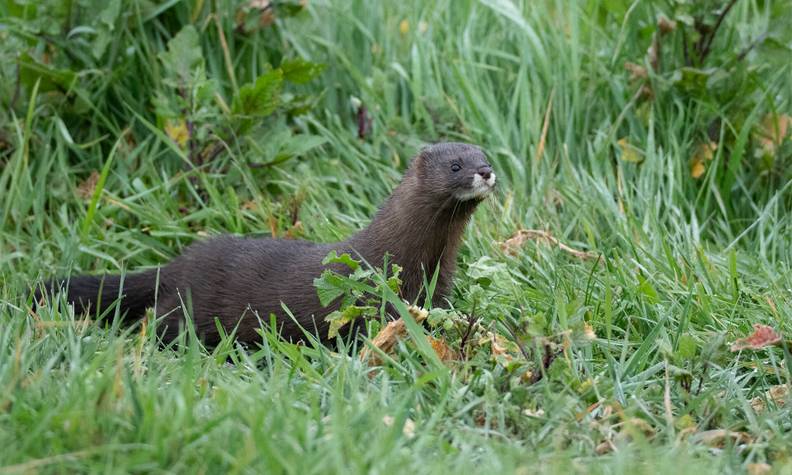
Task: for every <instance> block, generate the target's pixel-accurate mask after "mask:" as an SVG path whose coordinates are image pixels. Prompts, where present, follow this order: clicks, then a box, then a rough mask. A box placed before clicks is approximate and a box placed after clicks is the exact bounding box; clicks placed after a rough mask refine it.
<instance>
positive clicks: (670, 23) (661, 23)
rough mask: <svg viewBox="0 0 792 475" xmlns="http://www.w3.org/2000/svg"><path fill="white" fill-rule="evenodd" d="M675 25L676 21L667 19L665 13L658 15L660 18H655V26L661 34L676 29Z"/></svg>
mask: <svg viewBox="0 0 792 475" xmlns="http://www.w3.org/2000/svg"><path fill="white" fill-rule="evenodd" d="M676 26H677V24H676V22H675V21H674V20H669V19H668V17H666V16H665V15H660V18H658V19H657V28H658V29H659V30H660V34H662V35H666V34H668V33H671V32H672V31H674V30H675V29H676Z"/></svg>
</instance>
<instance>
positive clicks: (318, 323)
mask: <svg viewBox="0 0 792 475" xmlns="http://www.w3.org/2000/svg"><path fill="white" fill-rule="evenodd" d="M453 163H461V164H462V165H463V168H462V170H461V172H462V173H459V172H452V171H450V169H449V166H450V165H451V164H453ZM482 167H486V169H489V165H488V164H487V162H486V160H485V158H484V155H483V153H482V152H481V151H480V150H479V149H478V148H477V147H474V146H470V145H466V144H456V143H451V144H438V145H433V146H430V147H427V148H425V149H424V150H422V151H421V153H420V154H419V155H418V156H417V157H416V158H415V159H414V160H413V161H412V163H411V165H410V167H409V168H408V170H407V172H406V173H405V175H404V177H403V179H402V182H401V183H400V184H399V185H398V186H397V187H396V188H395V189H394V190H393V193H392V194H391V196H390V197H389V198H388V199H387V200H386V201H385V203H384V204H383V205H382V207H381V208H380V209H379V211H378V212H377V214H376V215H375V216H374V218H373V220H372V222H371V224H370V225H369V226H368V227H366V228H365V229H363V230H361V231H360V232H358V233H357V234H355V235H353V236H352V237H351V238H349V239H348V240H346V241H342V242H338V243H331V244H318V243H313V242H308V241H300V240H281V239H253V238H244V237H234V236H219V237H215V238H211V239H209V240H206V241H203V242H198V243H195V244H193V245H190V246H189V247H187V248H186V249H185V251H184V252H183V253H182V255H180V256H178V257H176V258H175V259H174V260H173V261H171V262H170V263H169V264H167V265H165V266H164V267H162V268H161V269H159V270H156V269H154V270H147V271H143V272H138V273H130V274H127V275H126V276H124V277H123V287H122V278H121V277H120V276H101V277H100V276H78V277H73V278H71V280H69V281H68V282H63V281H55V282H51V283H50V285H49V286H48V287H49V289H50V291H51V290H53V287H55V286H66V285H68V288H67V289H66V290H67V294H68V299H69V301H70V302H73V303H74V304H75V305H76V306H77V308H76V310H78V311H83V312H87V311H94V312H95V311H96V309H97V307H98V309H99V311H100V312H101V311H104V310H105V309H107V308H108V307H109V306H110V305H112V304H113V303H114V302H115V301H116V300H117V299H118V297H119V295H121V296H122V297H121V302H120V305H121V311H122V312H124V313H125V315H126V318H127V319H139V318H141V317H142V316H143V315H144V314H145V310H146V308H148V307H151V306H154V305H155V298H156V308H155V312H156V314H157V316H158V317H162V319H161V321H160V323H159V326H158V328H160V329H164V330H162V332H161V335H162V337H163V339H164V340H165V341H171V340H173V339H174V338H175V337H176V336H177V335H178V334H179V332H180V331H181V330H182V327H183V325H184V321H185V320H184V309H183V307H182V306H183V305H187V307H188V308H191V310H192V311H191V313H190V314H191V315H192V317H193V322H194V325H195V329H196V332H197V334H198V335H199V336H200V337H201V338H202V339H203V340H204V341H205V343H206V344H208V345H214V344H217V343H218V342H219V338H220V336H219V334H218V332H217V329H216V324H215V318H218V319H219V320H220V322H221V324H222V326H223V327H224V329H225V331H226V332H229V333H230V332H231V331H232V330H234V329H235V328H236V332H237V333H236V335H237V338H238V339H239V340H240V341H242V342H247V343H249V342H253V341H256V340H259V339H260V338H261V337H260V336H259V335H258V333H257V329H258V328H259V320H258V318H257V317H256V314H258V316H259V317H260V318H261V320H262V321H263V322H265V323H268V322H269V315H270V314H274V315H275V316H276V321H277V325H278V328H279V331H280V334H281V336H283V337H284V338H286V339H290V340H299V339H302V338H303V330H302V329H301V328H300V326H302V327H303V328H304V329H305V330H307V331H309V332H311V333H314V334H316V335H318V336H319V337H320V339H322V340H323V341H324V340H326V337H327V330H328V324H327V323H326V322H325V321H324V317H325V316H326V315H327V314H328V313H330V312H332V311H333V310H335V309H337V307H338V303H333V304H331V305H330V306H328V307H322V305H321V304H320V302H319V298H318V296H317V292H316V288H315V287H314V285H313V280H314V278H316V277H318V276H319V275H320V274H321V273H322V271H323V270H324V269H325V266H324V265H323V264H322V260H323V259H324V257H325V256H326V255H327V254H328V253H329V252H330V251H331V250H336V251H337V252H339V253H342V252H349V253H351V254H352V255H353V256H359V257H362V258H363V259H365V260H366V261H367V262H368V263H370V264H371V265H374V266H381V265H382V263H383V258H384V255H385V253H386V252H387V253H389V254H390V255H391V256H392V262H395V263H398V264H399V265H400V266H401V267H402V268H403V271H402V274H401V277H402V281H403V285H402V297H403V298H404V299H406V300H407V301H414V300H416V299H417V298H418V297H419V295H420V294H421V292H422V283H423V277H424V272H426V273H427V274H428V275H429V276H431V274H432V273H433V272H434V270H435V268H436V266H437V265H438V264H439V266H440V269H439V275H438V283H437V287H436V290H435V294H434V296H433V304H434V305H442V304H444V303H445V301H444V298H445V297H446V296H447V295H448V292H449V290H450V288H451V279H452V277H453V274H454V269H455V267H456V256H457V251H458V249H459V245H460V243H461V239H462V234H463V232H464V230H465V226H466V224H467V222H468V220H469V219H470V216H471V214H472V213H473V211H474V210H475V208H476V206H477V205H478V203H479V202H480V199H478V198H477V199H471V200H466V201H459V200H458V199H456V198H455V195H458V194H460V193H466V192H468V191H469V182H472V176H474V175H475V173H476V170H481V169H483V168H482ZM490 170H491V169H490ZM479 181H480V180H479ZM334 268H335V270H337V271H339V272H343V271H345V270H346V267H345V266H341V265H336V266H334ZM157 282H159V286H158V287H157V285H156V283H157ZM100 290H101V292H100ZM97 297H98V298H97ZM38 298H40V295H37V299H38ZM281 302H283V303H284V304H285V305H286V306H287V307H288V308H289V310H290V312H291V313H292V314H293V315H294V316H295V318H296V319H297V321H298V322H299V325H298V324H297V323H296V322H295V321H293V320H292V319H291V318H290V317H289V316H288V315H286V314H285V313H284V311H283V308H282V306H281Z"/></svg>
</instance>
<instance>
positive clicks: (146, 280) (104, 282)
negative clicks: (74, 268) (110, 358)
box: [34, 269, 157, 320]
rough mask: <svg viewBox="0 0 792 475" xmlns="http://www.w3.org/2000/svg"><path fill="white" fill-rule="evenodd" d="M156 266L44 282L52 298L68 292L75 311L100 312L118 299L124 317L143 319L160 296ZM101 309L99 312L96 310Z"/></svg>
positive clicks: (99, 313) (39, 290)
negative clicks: (112, 273) (123, 273)
mask: <svg viewBox="0 0 792 475" xmlns="http://www.w3.org/2000/svg"><path fill="white" fill-rule="evenodd" d="M156 285H157V269H153V270H149V271H143V272H136V273H134V274H126V275H124V276H120V275H104V276H92V275H81V276H76V277H72V278H70V279H68V280H61V279H56V280H53V281H50V282H49V283H47V284H46V285H45V288H46V290H47V293H48V294H49V295H50V297H52V296H54V295H55V294H56V293H57V291H58V290H62V291H65V292H66V295H67V299H68V302H69V303H72V304H74V310H75V313H92V314H94V315H101V314H102V313H104V312H105V310H107V309H108V308H110V307H112V306H113V305H114V304H115V303H116V302H117V301H119V299H120V302H119V306H120V307H121V315H122V316H124V315H125V317H124V318H125V319H129V320H136V319H140V318H143V316H144V315H145V313H146V309H147V308H148V307H151V306H153V305H154V299H155V298H156V295H157V289H156ZM34 295H35V302H34V304H37V303H38V302H40V301H41V297H42V294H41V289H36V291H35V293H34ZM97 312H98V313H97Z"/></svg>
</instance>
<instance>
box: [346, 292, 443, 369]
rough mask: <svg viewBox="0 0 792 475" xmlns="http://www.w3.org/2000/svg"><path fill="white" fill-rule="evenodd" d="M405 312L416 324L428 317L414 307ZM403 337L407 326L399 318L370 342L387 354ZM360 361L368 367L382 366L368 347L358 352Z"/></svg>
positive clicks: (425, 313) (421, 310)
mask: <svg viewBox="0 0 792 475" xmlns="http://www.w3.org/2000/svg"><path fill="white" fill-rule="evenodd" d="M407 310H408V311H409V312H410V315H411V316H412V317H413V318H414V319H415V321H416V322H418V323H421V322H423V321H424V320H426V317H427V316H429V312H428V311H426V310H425V309H423V308H421V307H417V306H415V305H410V306H409V307H408V309H407ZM405 336H407V325H406V324H405V323H404V320H402V319H401V318H400V319H398V320H394V321H392V322H389V323H388V324H387V325H385V327H383V328H382V330H380V332H379V333H377V336H375V337H374V339H373V340H371V344H372V345H373V346H374V347H376V348H379V349H380V350H381V351H382V352H383V353H385V354H389V353H391V352H392V351H393V349H394V348H395V347H396V343H398V342H399V340H401V339H402V338H404V337H405ZM360 359H361V360H363V361H368V363H369V366H378V365H381V364H382V360H381V359H380V357H379V355H377V353H376V352H375V351H373V350H372V349H371V348H369V347H365V348H363V349H362V350H361V351H360Z"/></svg>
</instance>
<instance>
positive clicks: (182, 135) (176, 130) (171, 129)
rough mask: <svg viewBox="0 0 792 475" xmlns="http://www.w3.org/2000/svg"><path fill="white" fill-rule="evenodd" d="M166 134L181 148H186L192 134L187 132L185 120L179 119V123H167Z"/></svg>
mask: <svg viewBox="0 0 792 475" xmlns="http://www.w3.org/2000/svg"><path fill="white" fill-rule="evenodd" d="M165 133H166V134H167V135H168V137H169V138H170V139H171V140H173V141H174V142H176V145H178V146H179V147H180V148H184V147H185V146H186V145H187V140H188V139H189V138H190V133H189V132H188V131H187V124H186V123H185V122H184V119H179V120H178V121H175V122H174V121H171V120H169V121H167V122H166V123H165Z"/></svg>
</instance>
